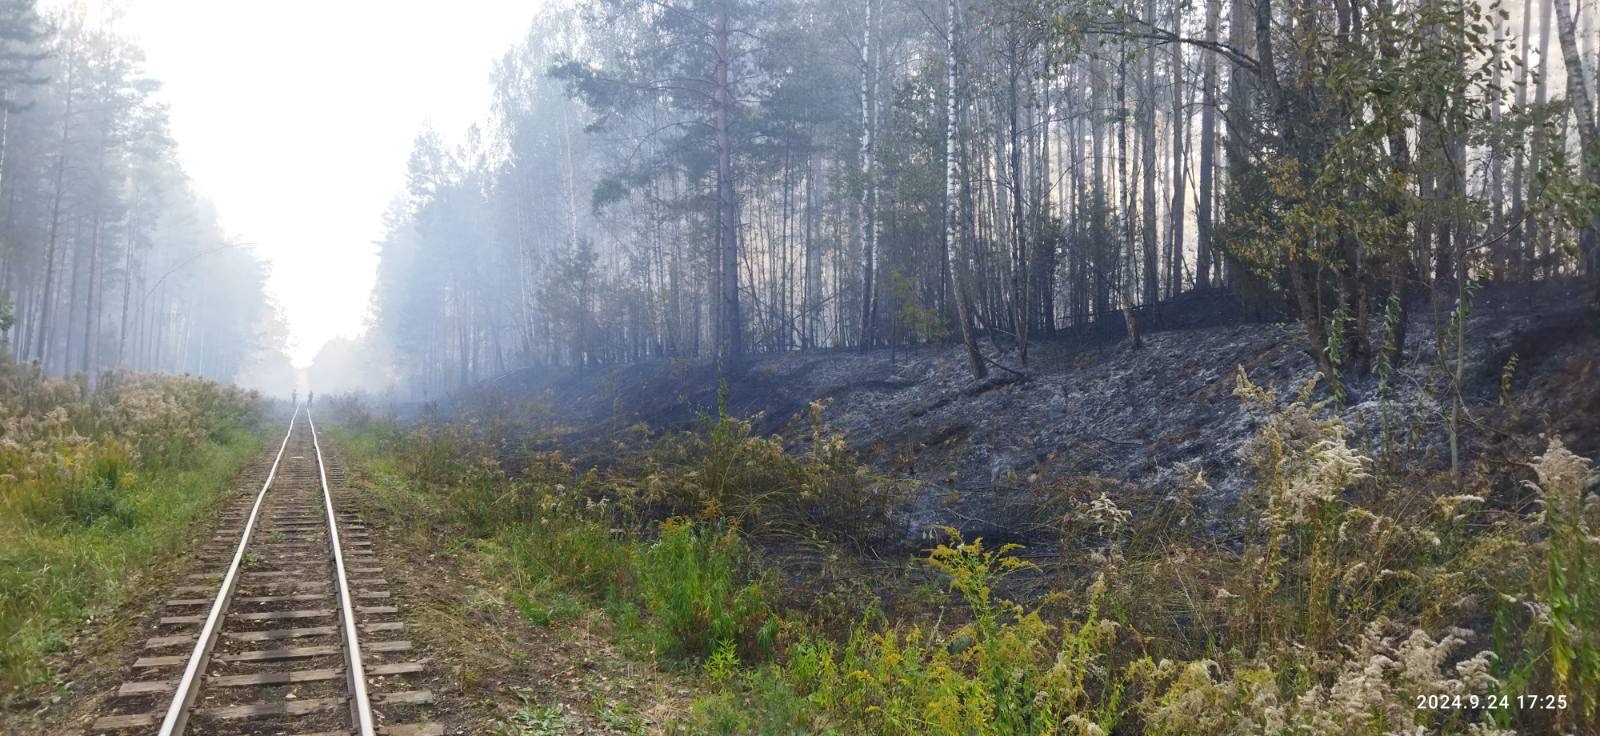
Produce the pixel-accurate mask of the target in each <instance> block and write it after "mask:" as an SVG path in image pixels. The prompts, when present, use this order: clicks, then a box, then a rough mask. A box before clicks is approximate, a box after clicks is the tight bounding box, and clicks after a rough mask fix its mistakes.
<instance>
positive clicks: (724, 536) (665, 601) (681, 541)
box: [634, 519, 777, 668]
mask: <svg viewBox="0 0 1600 736" xmlns="http://www.w3.org/2000/svg"><path fill="white" fill-rule="evenodd" d="M745 554H746V553H745V550H744V546H743V543H742V542H740V541H739V538H738V536H736V535H734V534H733V533H731V532H717V531H714V530H712V529H702V528H696V527H695V526H693V525H692V524H690V523H689V522H688V521H687V520H684V519H670V520H668V521H666V522H664V523H663V524H662V525H661V538H660V539H658V540H657V541H656V543H655V544H652V545H650V546H649V547H647V548H645V549H644V550H643V551H641V552H640V553H639V555H638V557H637V559H636V561H635V564H634V574H635V575H636V576H637V578H638V585H639V594H640V597H641V599H642V600H643V602H644V605H645V608H646V610H648V611H649V612H650V614H651V618H650V623H649V631H650V636H651V641H652V643H653V645H654V648H655V654H656V656H657V657H658V658H659V659H661V660H663V661H667V662H674V661H683V660H699V659H703V658H705V657H708V656H711V655H713V654H714V653H717V652H719V651H723V650H724V648H726V652H725V656H724V658H723V660H722V661H721V662H720V663H718V664H716V665H711V664H708V665H707V666H708V667H711V666H717V667H724V668H726V667H731V666H735V665H733V664H730V663H729V662H728V660H727V659H726V657H727V656H734V652H736V651H737V652H738V653H741V654H742V655H743V658H744V659H745V660H746V661H749V660H753V659H759V658H763V657H765V656H767V655H768V654H769V653H770V651H771V649H772V639H773V635H774V633H775V631H776V626H777V622H776V621H775V620H774V619H773V618H772V607H771V604H770V603H768V602H767V595H766V592H765V591H764V589H763V588H762V586H761V585H759V584H748V583H743V582H741V581H742V580H743V579H744V577H745V576H744V574H743V570H744V567H745V560H744V557H745ZM737 661H738V660H737V659H735V660H733V662H734V663H736V662H737Z"/></svg>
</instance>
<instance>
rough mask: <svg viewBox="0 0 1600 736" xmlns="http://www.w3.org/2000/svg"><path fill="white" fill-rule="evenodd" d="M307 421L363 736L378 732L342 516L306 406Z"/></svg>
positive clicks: (358, 724) (352, 695)
mask: <svg viewBox="0 0 1600 736" xmlns="http://www.w3.org/2000/svg"><path fill="white" fill-rule="evenodd" d="M306 424H308V425H310V427H311V446H312V447H313V448H315V449H316V451H317V477H318V480H319V481H320V482H321V483H322V503H323V508H324V509H325V510H326V511H327V512H328V545H329V546H330V547H332V548H333V569H334V575H335V577H336V578H337V579H338V581H339V618H340V619H341V620H342V623H343V626H342V628H343V630H344V631H343V633H344V664H345V668H344V671H345V677H346V680H347V681H348V684H349V690H350V712H351V715H352V720H354V721H355V725H356V733H357V734H359V736H374V734H376V733H377V727H376V725H375V724H374V722H373V719H372V701H371V699H370V698H368V697H367V676H366V671H365V670H364V669H363V667H362V664H361V643H360V640H359V638H358V637H357V636H356V618H355V607H354V606H352V605H351V603H350V581H349V579H348V578H347V577H345V570H344V551H343V548H342V547H341V546H340V544H339V518H338V516H337V515H335V514H334V511H333V494H332V493H330V492H329V491H328V468H327V466H326V465H325V464H323V462H322V443H321V442H319V441H318V440H317V423H316V422H314V421H312V419H311V407H310V406H307V407H306Z"/></svg>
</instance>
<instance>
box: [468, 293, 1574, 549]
mask: <svg viewBox="0 0 1600 736" xmlns="http://www.w3.org/2000/svg"><path fill="white" fill-rule="evenodd" d="M1581 304H1582V302H1581V301H1576V300H1570V301H1568V300H1561V299H1555V298H1550V297H1548V296H1546V297H1543V298H1538V299H1532V300H1530V299H1528V298H1527V297H1526V295H1523V294H1517V293H1510V294H1495V293H1492V292H1491V293H1485V294H1483V295H1482V297H1481V298H1480V299H1479V300H1478V305H1477V308H1476V309H1475V314H1474V316H1473V318H1472V319H1471V320H1470V322H1469V329H1468V337H1467V349H1466V357H1467V359H1466V363H1465V367H1464V369H1463V372H1462V373H1463V387H1462V393H1463V397H1464V399H1465V402H1466V405H1467V407H1468V412H1467V417H1466V419H1464V420H1463V422H1464V424H1465V429H1464V431H1463V448H1464V456H1465V457H1466V458H1467V459H1468V460H1473V459H1479V458H1481V459H1484V460H1488V461H1490V462H1499V463H1501V464H1505V465H1507V467H1509V464H1510V463H1520V462H1525V461H1526V459H1527V458H1528V456H1529V454H1530V453H1532V452H1535V451H1537V449H1542V444H1540V445H1538V447H1537V448H1536V447H1535V446H1534V443H1532V442H1531V441H1530V440H1531V439H1532V438H1533V437H1535V436H1537V435H1538V434H1541V433H1560V434H1561V436H1562V437H1563V439H1564V440H1565V441H1566V442H1567V444H1568V446H1569V447H1570V448H1571V449H1573V451H1575V452H1578V453H1580V454H1583V455H1586V456H1589V457H1595V456H1596V455H1600V329H1597V326H1596V321H1595V318H1594V314H1593V312H1592V311H1588V310H1587V308H1586V307H1583V306H1581ZM1415 311H1416V313H1417V316H1416V319H1415V321H1414V322H1413V324H1412V325H1411V327H1410V338H1409V340H1408V345H1407V350H1406V360H1405V364H1404V365H1403V366H1402V367H1401V369H1400V370H1399V371H1398V372H1397V375H1396V376H1395V377H1394V378H1393V379H1392V381H1391V388H1390V392H1389V398H1387V399H1385V398H1381V397H1380V395H1379V392H1378V384H1377V380H1376V378H1371V377H1369V378H1366V379H1362V380H1360V381H1358V382H1356V383H1354V384H1353V385H1351V386H1350V387H1349V391H1350V399H1349V401H1348V403H1347V405H1346V406H1345V408H1343V409H1342V410H1340V411H1341V414H1342V416H1343V418H1344V419H1345V420H1346V422H1347V423H1348V424H1349V425H1350V426H1351V427H1352V429H1353V430H1354V431H1355V433H1356V438H1355V441H1356V442H1357V443H1362V442H1366V443H1373V442H1376V441H1377V439H1376V438H1377V437H1378V433H1379V431H1380V427H1381V426H1382V425H1383V423H1384V422H1386V421H1387V422H1390V426H1394V423H1395V422H1397V421H1399V422H1401V423H1403V424H1404V426H1405V427H1406V428H1407V431H1408V433H1410V437H1409V439H1408V441H1409V442H1411V443H1412V445H1414V447H1413V448H1412V453H1411V454H1410V455H1408V456H1415V457H1422V458H1426V460H1425V462H1426V463H1430V464H1431V465H1432V466H1434V467H1444V466H1445V463H1447V462H1448V460H1447V458H1448V455H1447V452H1446V451H1445V448H1446V446H1445V442H1446V435H1445V433H1444V431H1443V429H1442V426H1441V421H1442V418H1443V416H1444V415H1445V414H1446V412H1447V407H1448V406H1449V399H1448V398H1447V397H1448V395H1449V388H1448V385H1447V384H1446V383H1444V382H1443V378H1442V376H1443V373H1442V370H1441V368H1440V364H1439V361H1438V353H1437V347H1438V346H1439V336H1438V333H1439V325H1442V324H1443V323H1444V322H1445V321H1446V320H1447V319H1448V313H1447V311H1446V312H1445V313H1440V314H1434V313H1432V312H1431V310H1429V309H1427V308H1426V307H1421V308H1419V309H1417V310H1415ZM1449 354H1453V352H1452V353H1449ZM1513 356H1515V357H1516V361H1515V363H1514V369H1513V370H1512V371H1511V373H1510V374H1509V378H1510V381H1509V393H1508V396H1507V398H1508V399H1509V400H1510V401H1509V405H1510V406H1509V407H1507V406H1502V405H1501V393H1502V390H1501V389H1502V378H1504V377H1506V375H1507V373H1506V370H1507V365H1508V363H1511V362H1512V357H1513ZM1000 359H1001V360H1002V361H1009V360H1014V355H1002V356H1000ZM1021 369H1022V370H1023V371H1024V372H1025V373H1026V374H1027V376H1028V377H1027V378H1026V379H1015V380H1012V379H1008V378H1007V377H1004V376H1002V377H1001V378H998V379H995V380H991V381H989V382H985V383H981V384H976V383H974V381H973V380H972V379H971V377H970V375H969V374H968V373H967V372H966V366H965V362H964V357H963V354H962V352H961V350H960V349H959V347H958V346H939V347H927V348H919V349H915V350H911V351H900V352H898V353H890V352H889V351H875V352H871V353H867V354H864V355H863V354H855V353H824V354H815V353H808V354H788V355H778V356H767V357H759V358H756V359H754V360H752V361H751V362H750V363H749V364H748V365H747V366H746V367H745V370H744V371H743V373H742V374H741V375H739V376H737V377H736V378H735V379H733V380H731V381H730V382H729V385H728V387H727V409H728V411H729V412H730V413H732V414H734V415H739V416H750V415H757V414H759V415H760V419H759V421H758V422H757V425H756V426H757V429H758V430H759V431H761V432H763V433H773V434H778V435H781V436H782V437H783V438H784V439H785V441H786V442H787V443H788V444H790V445H791V446H792V447H794V448H796V449H801V448H803V447H804V446H805V445H806V444H807V443H808V442H809V441H810V436H811V429H810V423H809V417H808V411H807V408H808V406H809V405H810V403H811V402H813V401H819V402H822V403H823V405H824V407H825V408H824V410H823V413H822V416H823V419H824V421H825V422H826V423H827V425H828V428H829V430H830V431H833V432H839V433H842V434H843V435H844V437H845V439H846V441H847V442H849V443H850V445H851V446H852V447H854V448H855V449H857V450H858V451H859V452H860V453H861V455H862V457H863V458H864V459H865V460H866V461H868V462H869V463H870V464H872V465H873V466H874V467H876V468H878V469H879V470H882V471H884V472H887V473H891V474H893V475H895V476H897V477H901V478H906V479H911V480H914V481H917V482H916V483H914V484H913V485H914V487H916V488H918V489H919V490H918V491H916V492H914V493H912V494H911V497H910V498H909V499H907V503H906V506H905V509H906V516H905V519H906V529H905V533H906V534H907V535H908V536H912V537H915V536H917V535H919V534H920V533H921V532H922V530H923V529H925V528H926V526H927V525H929V524H934V523H942V524H953V525H955V526H959V527H963V528H965V529H967V530H969V531H972V532H977V533H982V534H986V535H988V536H990V537H991V538H995V537H1002V538H1017V537H1025V536H1028V532H1029V530H1030V529H1032V528H1034V527H1035V526H1036V524H1038V523H1039V522H1040V521H1042V520H1044V519H1046V518H1047V517H1049V516H1050V515H1051V514H1052V513H1053V503H1054V501H1055V500H1056V499H1058V498H1059V496H1060V494H1061V493H1063V492H1074V493H1080V494H1081V493H1083V492H1089V491H1094V492H1098V490H1102V489H1106V488H1108V487H1118V488H1119V489H1120V490H1119V492H1123V493H1136V492H1137V493H1140V494H1151V495H1152V496H1153V497H1154V498H1160V497H1163V496H1165V495H1168V494H1171V493H1173V492H1175V491H1177V490H1178V489H1180V488H1183V487H1185V485H1186V484H1188V483H1189V482H1190V479H1192V478H1193V477H1194V474H1195V473H1203V476H1204V478H1205V480H1206V482H1207V484H1208V485H1209V488H1210V490H1209V491H1206V492H1205V493H1204V494H1203V496H1202V497H1201V498H1199V499H1198V502H1199V503H1200V504H1201V505H1202V507H1203V508H1204V509H1205V510H1206V511H1207V512H1208V513H1207V517H1208V519H1209V521H1210V523H1211V525H1212V526H1213V527H1214V528H1215V529H1217V530H1218V531H1219V532H1223V533H1226V531H1227V529H1228V524H1227V523H1226V521H1227V519H1228V518H1229V514H1228V511H1229V509H1231V508H1232V507H1233V505H1234V504H1235V503H1236V502H1237V501H1238V499H1239V498H1240V496H1241V494H1242V493H1243V492H1244V490H1245V489H1246V488H1247V487H1248V484H1249V478H1248V477H1247V476H1248V474H1247V472H1246V471H1245V469H1244V468H1243V467H1242V466H1241V461H1240V460H1239V458H1238V450H1239V448H1240V447H1241V446H1242V445H1244V444H1245V443H1246V442H1247V441H1248V440H1249V439H1250V438H1251V437H1252V436H1253V435H1254V433H1255V431H1256V430H1257V429H1258V427H1259V426H1260V423H1261V421H1262V420H1263V419H1264V416H1265V415H1264V413H1263V412H1262V411H1261V410H1260V409H1257V408H1252V407H1247V406H1245V405H1244V404H1243V403H1242V402H1241V401H1240V400H1239V399H1238V398H1236V397H1235V396H1234V388H1235V385H1236V376H1237V372H1238V371H1239V370H1240V369H1242V370H1243V371H1244V372H1245V373H1246V374H1247V375H1248V376H1249V378H1250V379H1251V380H1252V381H1253V382H1255V383H1257V384H1259V385H1262V386H1269V385H1270V386H1275V387H1276V388H1277V389H1278V392H1279V393H1280V394H1290V393H1293V392H1294V391H1296V390H1298V389H1299V388H1300V387H1301V386H1303V385H1304V384H1305V383H1306V382H1308V381H1311V380H1312V379H1313V378H1314V377H1315V375H1316V367H1315V364H1314V362H1313V361H1312V359H1311V357H1310V355H1309V353H1308V345H1307V344H1306V342H1305V340H1304V338H1303V337H1302V336H1301V332H1300V330H1299V328H1298V326H1296V325H1294V324H1288V323H1277V324H1240V325H1232V326H1217V327H1202V328H1194V329H1187V330H1172V331H1165V332H1155V333H1151V334H1148V335H1146V343H1145V347H1144V348H1143V349H1140V350H1130V349H1128V348H1127V347H1126V346H1124V345H1122V344H1121V343H1119V342H1116V341H1110V340H1097V341H1093V342H1087V343H1085V342H1074V341H1065V340H1063V341H1056V342H1049V343H1044V344H1041V345H1039V346H1037V347H1035V348H1034V349H1033V351H1032V355H1031V356H1030V361H1029V364H1028V365H1027V366H1025V367H1021ZM458 401H459V402H461V403H462V404H464V405H465V407H470V408H472V409H473V410H475V411H478V412H481V413H484V414H493V415H495V416H496V417H497V420H498V421H502V422H509V423H511V424H513V425H515V426H516V427H517V431H519V432H520V433H521V434H523V435H524V436H527V437H538V438H539V439H538V440H536V442H535V444H537V445H539V446H543V447H548V448H559V449H562V450H563V451H565V452H567V453H569V454H571V455H573V456H574V457H575V458H576V459H577V460H579V461H580V462H582V463H586V464H596V465H601V466H604V465H606V464H607V463H608V462H609V460H610V459H611V458H613V457H615V456H616V454H617V453H618V452H619V451H621V450H624V449H625V448H627V447H628V446H630V445H631V444H632V443H634V442H636V441H637V440H638V439H639V438H640V437H641V436H644V435H646V434H648V433H654V432H662V431H670V430H676V429H683V428H686V427H689V426H691V425H692V424H693V423H694V422H695V420H696V417H697V416H700V415H702V414H704V413H706V412H712V411H715V407H716V404H717V401H718V380H717V377H716V374H715V372H714V371H713V369H712V367H711V366H709V365H707V364H705V363H703V362H685V361H678V362H673V361H658V362H647V363H637V364H628V365H619V366H609V367H603V368H598V369H596V368H588V369H584V370H581V371H580V370H572V369H562V370H552V369H530V370H526V371H522V372H519V373H516V374H512V375H509V376H506V377H503V378H502V379H500V380H498V381H496V382H494V383H492V384H490V385H486V386H483V387H480V389H479V390H477V391H475V392H473V393H472V394H471V395H469V396H465V397H462V398H460V399H459V400H458ZM645 427H647V428H648V432H646V431H644V428H645ZM1135 487H1137V489H1138V490H1137V491H1136V490H1135Z"/></svg>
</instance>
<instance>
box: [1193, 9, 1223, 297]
mask: <svg viewBox="0 0 1600 736" xmlns="http://www.w3.org/2000/svg"><path fill="white" fill-rule="evenodd" d="M1221 17H1222V0H1206V43H1212V44H1214V43H1216V42H1217V24H1218V23H1219V22H1220V20H1221ZM1201 63H1202V64H1203V71H1202V80H1201V90H1200V94H1201V107H1200V175H1199V178H1200V181H1199V183H1198V187H1199V191H1198V192H1197V194H1198V195H1199V200H1200V201H1199V203H1198V204H1197V206H1196V207H1195V241H1196V242H1195V254H1194V259H1195V264H1194V285H1195V288H1196V289H1202V290H1203V289H1209V288H1211V260H1212V255H1211V216H1212V212H1213V211H1214V209H1213V208H1214V204H1213V202H1214V200H1215V192H1214V191H1213V188H1212V177H1214V176H1215V175H1216V156H1217V55H1216V54H1211V53H1207V54H1203V55H1202V61H1201Z"/></svg>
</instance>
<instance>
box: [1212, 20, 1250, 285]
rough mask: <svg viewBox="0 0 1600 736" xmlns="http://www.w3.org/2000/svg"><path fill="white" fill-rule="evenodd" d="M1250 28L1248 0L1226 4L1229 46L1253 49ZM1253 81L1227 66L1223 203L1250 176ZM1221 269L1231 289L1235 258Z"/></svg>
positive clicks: (1236, 268) (1236, 274) (1247, 74)
mask: <svg viewBox="0 0 1600 736" xmlns="http://www.w3.org/2000/svg"><path fill="white" fill-rule="evenodd" d="M1254 29H1255V21H1254V15H1253V14H1252V13H1251V10H1250V0H1231V2H1230V3H1229V5H1228V37H1229V43H1230V44H1232V45H1233V47H1234V48H1239V49H1243V48H1249V47H1251V46H1253V45H1254V43H1255V33H1254ZM1257 82H1258V79H1257V77H1256V76H1255V75H1253V74H1251V73H1250V72H1249V71H1248V70H1246V69H1244V68H1242V67H1240V66H1239V65H1237V64H1234V65H1232V66H1230V67H1229V70H1228V110H1227V114H1225V115H1224V116H1223V122H1224V123H1225V124H1226V125H1227V127H1228V130H1227V138H1226V139H1225V143H1224V147H1223V156H1224V157H1225V158H1226V159H1227V167H1228V179H1227V197H1226V198H1225V199H1224V201H1227V200H1230V199H1234V198H1238V197H1241V196H1242V194H1241V193H1240V191H1239V190H1240V189H1241V188H1242V187H1243V186H1244V182H1245V179H1247V178H1248V177H1249V176H1250V146H1251V145H1252V140H1251V138H1252V136H1253V135H1254V129H1255V127H1254V126H1255V123H1254V121H1253V120H1252V114H1253V111H1254V107H1255V98H1256V93H1257ZM1217 211H1218V212H1221V213H1223V214H1224V215H1225V217H1224V218H1223V221H1224V222H1228V218H1227V217H1226V215H1227V214H1228V212H1227V210H1226V209H1225V208H1223V207H1218V208H1217ZM1223 266H1224V267H1225V269H1224V272H1223V275H1224V283H1226V284H1227V285H1229V286H1234V285H1235V283H1236V282H1237V280H1238V277H1239V272H1240V268H1239V265H1238V259H1236V258H1234V257H1233V256H1232V255H1230V254H1228V253H1227V252H1226V251H1224V253H1223Z"/></svg>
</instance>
